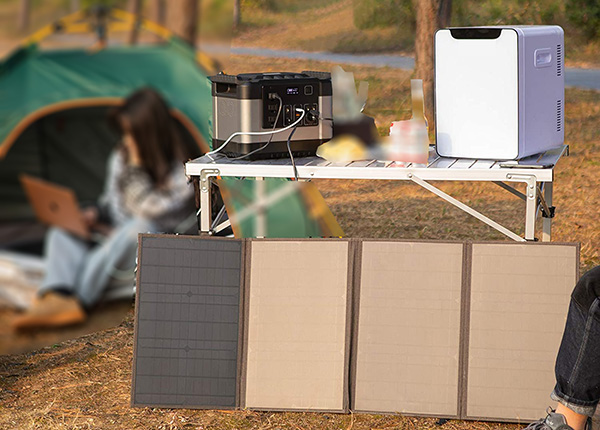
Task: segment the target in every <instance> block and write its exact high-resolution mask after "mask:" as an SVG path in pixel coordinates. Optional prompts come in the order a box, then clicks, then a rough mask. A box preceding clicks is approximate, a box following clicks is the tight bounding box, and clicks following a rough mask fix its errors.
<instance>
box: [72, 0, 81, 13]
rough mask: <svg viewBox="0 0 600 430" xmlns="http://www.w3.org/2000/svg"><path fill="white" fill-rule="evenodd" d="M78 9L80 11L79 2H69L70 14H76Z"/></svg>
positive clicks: (74, 0) (73, 0) (75, 0)
mask: <svg viewBox="0 0 600 430" xmlns="http://www.w3.org/2000/svg"><path fill="white" fill-rule="evenodd" d="M79 9H81V4H80V3H79V0H71V13H72V12H77V11H78V10H79Z"/></svg>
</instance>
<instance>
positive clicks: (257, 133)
mask: <svg viewBox="0 0 600 430" xmlns="http://www.w3.org/2000/svg"><path fill="white" fill-rule="evenodd" d="M278 97H279V96H278ZM276 98H277V97H276ZM295 110H296V112H300V113H301V115H300V118H298V119H297V120H296V121H294V122H293V123H292V124H290V125H288V126H287V127H284V128H280V129H279V130H269V131H236V132H235V133H233V134H232V135H231V136H229V137H228V138H227V140H226V141H225V143H223V144H222V145H221V146H219V147H218V148H217V149H215V150H213V151H210V152H207V153H206V154H205V155H207V156H208V158H210V159H211V160H212V161H215V159H214V158H212V157H211V155H213V154H216V153H217V152H220V151H222V150H223V148H225V147H226V146H227V144H228V143H229V142H231V139H233V138H234V137H236V136H243V135H246V136H268V135H270V134H275V133H282V132H284V131H287V130H289V129H291V128H293V127H296V126H297V125H298V124H300V123H301V122H302V120H303V119H304V116H305V115H306V111H305V110H304V109H301V108H296V109H295Z"/></svg>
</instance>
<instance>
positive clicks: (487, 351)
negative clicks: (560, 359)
mask: <svg viewBox="0 0 600 430" xmlns="http://www.w3.org/2000/svg"><path fill="white" fill-rule="evenodd" d="M578 256H579V249H578V247H577V246H576V245H573V244H570V245H569V244H567V245H560V244H516V243H505V244H473V251H472V268H471V286H470V288H471V291H470V298H471V300H470V324H469V327H470V336H469V348H468V384H467V393H466V398H467V404H466V415H467V417H469V418H487V419H500V420H521V421H523V420H524V421H528V420H534V419H537V418H539V417H540V416H542V415H543V413H544V411H545V410H546V408H547V407H548V405H549V404H551V400H550V393H551V392H552V389H553V387H554V384H555V378H554V363H555V360H556V353H557V352H558V347H559V345H560V341H561V339H562V333H563V330H564V327H565V320H566V315H567V310H568V303H569V297H570V294H571V292H572V290H573V287H574V286H575V283H576V281H577V278H578V271H579V261H578Z"/></svg>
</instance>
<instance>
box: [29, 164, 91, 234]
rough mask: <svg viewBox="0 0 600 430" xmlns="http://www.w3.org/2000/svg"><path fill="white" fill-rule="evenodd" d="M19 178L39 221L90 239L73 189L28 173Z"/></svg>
mask: <svg viewBox="0 0 600 430" xmlns="http://www.w3.org/2000/svg"><path fill="white" fill-rule="evenodd" d="M19 179H20V180H21V184H22V185H23V189H24V190H25V194H26V195H27V198H28V199H29V202H30V203H31V206H32V207H33V210H34V212H35V214H36V216H37V218H38V219H39V220H40V221H41V222H43V223H44V224H49V225H54V226H57V227H61V228H63V229H64V230H66V231H68V232H70V233H73V234H75V235H76V236H79V237H81V238H82V239H86V240H89V239H90V237H91V232H90V229H89V228H88V226H87V224H86V223H85V222H84V221H83V216H82V213H81V210H80V208H79V203H78V201H77V197H76V196H75V193H74V192H73V190H71V189H70V188H66V187H63V186H61V185H57V184H54V183H51V182H48V181H44V180H42V179H39V178H36V177H34V176H30V175H25V174H23V175H20V176H19Z"/></svg>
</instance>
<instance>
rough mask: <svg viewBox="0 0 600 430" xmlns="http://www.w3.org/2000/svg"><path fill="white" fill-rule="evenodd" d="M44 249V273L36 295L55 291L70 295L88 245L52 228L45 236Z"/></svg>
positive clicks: (58, 229) (61, 230)
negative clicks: (58, 290)
mask: <svg viewBox="0 0 600 430" xmlns="http://www.w3.org/2000/svg"><path fill="white" fill-rule="evenodd" d="M44 248H45V249H44V255H45V259H46V273H45V274H44V279H43V281H42V285H41V287H40V289H39V290H38V295H40V296H41V295H43V294H44V293H46V292H47V291H52V290H55V289H60V290H62V291H65V292H71V293H72V292H73V291H74V288H75V280H76V278H77V274H78V273H79V271H80V269H81V267H82V264H83V261H84V260H85V258H86V255H87V253H88V251H89V248H90V246H89V244H88V243H87V242H86V241H84V240H82V239H79V238H78V237H75V236H73V235H72V234H70V233H68V232H66V231H65V230H63V229H60V228H57V227H52V228H51V229H50V230H49V231H48V235H47V236H46V242H45V246H44Z"/></svg>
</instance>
